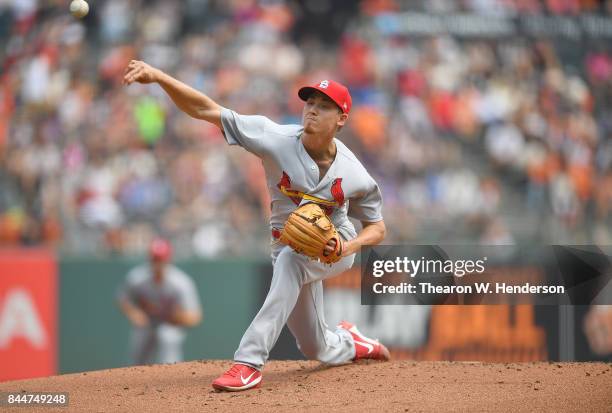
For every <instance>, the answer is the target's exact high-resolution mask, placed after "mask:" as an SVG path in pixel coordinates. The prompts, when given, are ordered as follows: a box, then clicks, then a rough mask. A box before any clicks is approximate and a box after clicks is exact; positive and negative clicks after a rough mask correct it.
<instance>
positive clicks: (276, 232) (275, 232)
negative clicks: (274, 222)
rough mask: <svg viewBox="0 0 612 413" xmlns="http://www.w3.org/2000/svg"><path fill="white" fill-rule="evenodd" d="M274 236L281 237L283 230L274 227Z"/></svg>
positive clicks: (275, 237)
mask: <svg viewBox="0 0 612 413" xmlns="http://www.w3.org/2000/svg"><path fill="white" fill-rule="evenodd" d="M272 237H273V238H274V239H279V238H280V237H281V230H280V229H278V228H273V229H272Z"/></svg>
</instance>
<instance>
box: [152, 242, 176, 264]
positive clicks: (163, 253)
mask: <svg viewBox="0 0 612 413" xmlns="http://www.w3.org/2000/svg"><path fill="white" fill-rule="evenodd" d="M149 257H150V258H151V260H152V261H170V258H171V257H172V245H170V243H169V242H168V241H167V240H165V239H163V238H155V239H154V240H153V241H152V242H151V245H150V246H149Z"/></svg>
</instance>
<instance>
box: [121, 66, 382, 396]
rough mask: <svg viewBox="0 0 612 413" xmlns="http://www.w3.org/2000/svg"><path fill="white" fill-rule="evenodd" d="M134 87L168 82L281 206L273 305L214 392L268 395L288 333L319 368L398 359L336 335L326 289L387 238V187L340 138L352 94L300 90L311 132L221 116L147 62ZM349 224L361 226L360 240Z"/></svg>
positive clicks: (355, 336) (275, 227)
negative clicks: (247, 161) (245, 155)
mask: <svg viewBox="0 0 612 413" xmlns="http://www.w3.org/2000/svg"><path fill="white" fill-rule="evenodd" d="M123 81H124V83H125V84H127V85H129V84H131V83H133V82H139V83H153V82H155V83H158V84H159V85H160V86H161V87H162V88H163V90H164V91H165V92H166V93H167V94H168V95H169V96H170V98H171V99H172V100H173V101H174V103H175V104H176V105H177V106H178V107H179V108H180V109H181V110H182V111H183V112H185V113H187V114H188V115H190V116H192V117H194V118H197V119H202V120H205V121H207V122H211V123H213V124H215V125H216V126H218V127H219V128H220V129H221V131H222V132H223V135H224V136H225V139H226V140H227V142H228V144H230V145H239V146H241V147H243V148H244V149H246V150H247V151H249V152H251V153H253V154H254V155H256V156H258V157H259V158H260V159H261V160H262V163H263V166H264V169H265V172H266V179H267V184H268V189H269V191H270V196H271V199H272V211H271V218H270V231H271V240H272V264H273V268H274V270H273V276H272V282H271V285H270V290H269V292H268V295H267V297H266V299H265V302H264V304H263V306H262V307H261V309H260V310H259V312H258V313H257V315H256V316H255V319H254V320H253V321H252V323H251V325H250V326H249V328H248V329H247V331H246V332H245V333H244V336H243V337H242V340H241V341H240V345H239V346H238V350H236V353H235V355H234V361H235V363H234V365H233V366H232V367H231V368H230V369H229V370H228V371H227V372H225V373H224V374H223V375H221V376H220V377H219V378H217V379H216V380H215V381H214V382H213V383H212V385H213V387H214V388H215V389H216V390H220V391H221V390H224V391H239V390H246V389H250V388H253V387H256V386H258V385H259V384H260V383H261V381H262V373H261V372H262V369H263V366H264V363H265V362H266V360H267V359H268V356H269V354H270V350H271V349H272V348H273V347H274V344H275V343H276V340H277V339H278V336H279V334H280V332H281V329H282V328H283V326H284V325H285V324H287V325H288V327H289V329H290V331H291V333H292V334H293V335H294V336H295V339H296V342H297V345H298V347H299V349H300V351H301V352H302V353H303V354H304V355H305V356H306V357H307V358H309V359H315V360H319V361H321V362H324V363H328V364H342V363H346V362H348V361H351V360H358V359H363V358H369V359H377V360H388V359H389V352H388V350H387V348H386V347H385V346H383V345H382V344H380V343H378V341H375V340H372V339H369V338H367V337H365V336H364V335H362V334H361V333H360V332H359V330H357V328H356V327H355V326H354V325H353V324H351V323H348V322H342V323H341V324H340V325H338V326H337V327H336V328H335V329H330V328H329V327H328V325H327V324H326V323H325V319H324V316H323V283H322V281H323V280H324V279H326V278H329V277H333V276H335V275H337V274H339V273H341V272H343V271H345V270H347V269H349V268H350V267H351V266H352V265H353V261H354V258H355V253H356V252H357V251H359V249H360V247H361V246H362V245H375V244H378V243H380V242H381V241H382V240H383V238H384V236H385V224H384V221H383V217H382V213H381V209H382V198H381V193H380V190H379V187H378V185H377V184H376V182H375V181H374V179H372V177H371V176H370V175H369V174H368V172H367V170H366V169H365V168H364V166H363V165H362V164H361V163H360V162H359V160H358V159H357V158H356V157H355V155H354V154H353V153H352V152H351V151H350V150H349V149H348V148H347V147H346V146H345V145H344V144H343V143H342V142H341V141H340V140H338V139H336V138H335V135H336V133H337V132H338V131H339V130H340V129H341V128H342V127H343V126H344V125H345V124H346V122H347V120H348V117H349V113H350V110H351V103H352V101H351V96H350V94H349V91H348V89H347V88H346V87H345V86H343V85H341V84H340V83H337V82H335V81H332V80H322V81H320V82H318V83H316V84H315V85H312V86H305V87H303V88H301V89H300V90H299V93H298V95H299V98H300V99H302V100H303V101H304V102H305V104H304V109H303V113H302V118H303V119H302V123H303V124H302V125H279V124H277V123H275V122H273V121H271V120H270V119H268V118H266V117H263V116H247V115H241V114H238V113H236V112H234V111H232V110H229V109H227V108H224V107H221V106H220V105H218V104H217V103H216V102H214V101H213V100H212V99H211V98H209V97H208V96H206V95H204V94H202V93H201V92H199V91H197V90H194V89H193V88H191V87H189V86H187V85H185V84H184V83H182V82H180V81H178V80H176V79H174V78H172V77H171V76H169V75H167V74H166V73H163V72H162V71H160V70H158V69H156V68H153V67H151V66H149V65H148V64H146V63H144V62H141V61H132V62H130V63H129V65H128V67H127V68H126V70H125V73H124V79H123ZM348 216H351V217H354V218H356V219H358V220H359V221H361V223H362V224H363V229H362V230H361V232H360V233H359V234H357V233H356V230H355V228H354V226H353V225H352V223H351V221H349V219H348Z"/></svg>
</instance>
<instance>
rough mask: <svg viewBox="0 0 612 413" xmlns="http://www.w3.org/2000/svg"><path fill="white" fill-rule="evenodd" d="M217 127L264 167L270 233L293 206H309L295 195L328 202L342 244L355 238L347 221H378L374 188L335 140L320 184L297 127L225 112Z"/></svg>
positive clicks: (377, 194) (378, 200) (379, 206)
mask: <svg viewBox="0 0 612 413" xmlns="http://www.w3.org/2000/svg"><path fill="white" fill-rule="evenodd" d="M221 121H222V123H223V129H224V132H225V138H226V140H227V142H228V143H229V144H230V145H240V146H242V147H243V148H244V149H246V150H247V151H249V152H251V153H253V154H255V155H257V156H258V157H259V158H261V160H262V162H263V166H264V169H265V171H266V180H267V183H268V190H269V191H270V197H271V198H272V205H271V207H272V214H271V216H270V225H271V227H272V228H282V226H283V225H284V223H285V221H287V218H288V217H289V214H290V213H291V212H292V211H293V210H294V209H295V208H296V206H297V205H300V204H301V203H307V202H311V200H310V199H300V197H299V195H298V196H291V194H292V193H295V192H301V193H306V194H308V195H309V196H311V197H313V198H316V199H318V200H320V201H327V202H325V203H324V204H323V205H328V206H329V207H330V208H328V211H327V212H328V215H330V218H331V219H332V222H333V223H334V225H335V226H336V228H337V229H338V232H339V233H340V234H341V235H342V236H343V237H344V238H345V239H351V238H354V237H355V235H356V233H355V227H354V226H353V224H352V223H351V221H350V220H349V219H348V217H347V216H350V217H353V218H356V219H358V220H360V221H367V222H376V221H380V220H382V197H381V194H380V190H379V188H378V185H377V184H376V182H375V181H374V179H372V177H371V176H370V174H368V172H367V171H366V169H365V168H364V167H363V165H362V164H361V162H359V160H357V158H356V157H355V155H354V154H353V153H352V152H351V151H350V150H349V149H348V148H347V147H346V146H345V145H344V144H343V143H342V142H341V141H339V140H338V139H336V138H334V142H335V143H336V148H337V153H336V159H335V160H334V162H333V163H332V164H331V166H330V168H329V170H328V171H327V173H326V174H325V176H324V177H323V178H322V179H321V180H320V181H319V167H318V166H317V164H316V163H315V161H313V160H312V158H311V157H310V155H308V152H306V149H305V148H304V145H303V144H302V140H301V139H300V135H301V134H302V131H303V127H302V126H301V125H279V124H277V123H274V122H273V121H271V120H270V119H268V118H266V117H264V116H245V115H239V114H237V113H236V112H233V111H231V110H228V109H223V110H222V111H221ZM328 203H329V204H328ZM331 203H333V205H332V204H331Z"/></svg>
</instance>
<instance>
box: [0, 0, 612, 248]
mask: <svg viewBox="0 0 612 413" xmlns="http://www.w3.org/2000/svg"><path fill="white" fill-rule="evenodd" d="M65 3H66V2H65V1H59V0H46V1H45V0H0V45H2V48H1V49H0V65H1V66H0V70H1V74H0V159H1V162H0V188H1V192H0V244H1V245H6V244H12V245H19V244H22V245H39V244H46V245H52V246H54V247H57V248H60V249H61V250H62V251H65V252H67V253H77V254H87V253H92V254H107V253H120V254H138V253H142V252H143V251H144V250H145V249H146V246H147V245H148V243H149V240H150V239H151V238H152V237H153V236H154V235H155V234H157V233H161V234H163V235H165V236H167V237H168V238H170V239H171V240H172V241H173V243H174V244H175V246H176V251H177V255H178V256H179V257H180V256H191V255H194V254H195V255H198V256H205V257H216V256H222V255H258V254H264V253H266V252H267V243H268V239H269V232H268V230H267V228H266V225H265V217H266V215H267V213H268V210H269V206H268V204H269V200H268V197H267V194H266V190H265V189H266V188H265V186H266V183H265V180H264V176H263V169H262V168H261V166H260V164H259V161H258V160H257V158H255V157H254V156H252V155H250V154H248V153H246V152H244V151H241V150H239V149H236V148H229V149H228V148H227V147H226V143H225V141H224V139H223V136H222V135H221V133H220V132H219V130H217V129H216V128H215V127H213V126H210V125H208V124H206V123H204V122H201V121H196V120H194V119H190V118H189V117H187V116H186V115H184V114H183V113H181V112H179V111H178V110H177V109H175V107H174V106H173V105H172V104H171V102H170V101H169V100H168V99H167V98H165V97H164V95H163V93H162V91H161V90H160V89H159V88H158V87H156V86H150V85H148V86H144V85H133V86H130V87H129V88H126V87H124V86H122V84H121V79H122V72H123V70H124V68H125V66H126V64H127V62H129V60H130V59H134V58H136V59H141V60H144V61H146V62H148V63H150V64H152V65H155V66H157V67H160V68H161V69H163V70H165V71H168V72H169V73H172V74H173V75H174V76H176V77H178V78H179V79H181V80H182V81H184V82H186V83H188V84H190V85H192V86H194V87H196V88H198V89H200V90H203V91H204V92H205V93H207V94H209V95H210V96H211V97H212V98H214V99H215V100H217V101H218V102H219V103H220V104H222V105H224V106H226V107H229V108H232V109H234V110H236V111H238V112H241V113H245V114H255V113H257V114H263V115H266V116H268V117H270V118H272V119H273V120H275V121H277V122H279V123H283V122H300V114H301V108H302V102H301V101H300V100H299V99H297V97H296V91H297V89H298V87H299V86H300V85H302V84H304V83H312V82H314V81H316V80H320V79H324V78H334V79H337V80H339V81H341V82H344V83H345V84H347V86H348V87H349V89H350V90H351V93H352V95H353V101H354V109H353V110H352V112H351V115H350V122H349V124H348V126H347V127H346V128H344V129H343V130H342V131H341V133H340V134H339V138H340V139H341V140H343V141H344V142H345V143H347V145H348V146H349V147H350V148H351V149H352V150H353V151H354V152H355V153H356V154H357V156H358V157H359V158H360V159H361V160H362V161H363V162H364V163H365V164H366V165H367V168H368V170H370V171H372V172H373V175H374V177H375V178H376V179H377V181H378V182H379V184H380V186H381V188H382V191H383V197H384V201H385V220H386V222H387V226H388V228H389V230H390V232H389V236H388V238H387V240H386V242H387V243H394V242H417V241H418V242H443V241H450V240H454V241H457V240H458V241H462V240H467V241H478V242H484V243H510V242H513V241H514V240H515V239H528V240H536V241H542V242H547V241H548V242H553V241H554V242H556V243H564V242H566V243H571V242H593V241H595V242H601V243H609V242H610V241H611V240H612V232H610V208H611V206H612V168H611V164H612V54H610V50H609V49H608V47H607V45H606V43H605V42H603V41H602V42H596V41H593V42H589V43H588V45H587V44H586V43H577V44H578V45H580V47H578V48H576V47H575V45H576V44H575V43H572V44H570V45H568V44H566V43H564V42H562V41H561V42H560V41H556V40H555V39H547V38H540V39H529V38H527V37H526V36H522V35H517V36H513V37H511V38H504V39H498V40H496V39H493V38H484V39H483V38H461V37H458V36H450V35H445V34H434V35H426V36H406V35H401V34H398V33H388V32H385V30H381V28H380V23H381V22H384V21H385V20H384V18H388V17H389V16H395V17H401V15H402V13H404V12H405V11H407V10H416V11H419V12H422V13H433V14H435V13H454V12H463V13H472V14H476V15H480V16H482V17H483V18H487V16H489V15H495V16H499V15H502V16H504V15H508V16H514V15H517V14H532V15H537V14H545V15H561V16H576V15H580V14H581V13H597V14H600V15H602V16H610V15H612V1H605V2H600V1H593V0H591V1H589V0H582V1H579V0H563V1H562V0H542V1H535V0H514V1H510V0H496V1H479V0H471V1H450V0H436V1H428V2H402V1H399V0H397V1H396V0H363V1H361V2H353V1H335V2H331V1H328V0H317V1H303V2H297V1H296V2H293V1H289V0H287V1H281V0H261V1H255V0H233V1H213V0H185V1H178V0H173V1H169V0H164V1H147V2H145V1H144V0H98V1H96V2H95V4H93V5H92V10H91V13H90V15H89V16H87V17H86V18H85V19H83V20H81V21H79V20H76V19H74V18H72V17H71V16H70V15H69V14H68V13H67V6H66V5H65ZM405 3H407V4H405ZM577 49H578V50H577ZM151 96H152V97H151ZM608 245H609V244H608Z"/></svg>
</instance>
